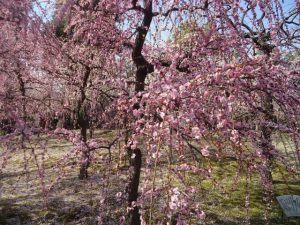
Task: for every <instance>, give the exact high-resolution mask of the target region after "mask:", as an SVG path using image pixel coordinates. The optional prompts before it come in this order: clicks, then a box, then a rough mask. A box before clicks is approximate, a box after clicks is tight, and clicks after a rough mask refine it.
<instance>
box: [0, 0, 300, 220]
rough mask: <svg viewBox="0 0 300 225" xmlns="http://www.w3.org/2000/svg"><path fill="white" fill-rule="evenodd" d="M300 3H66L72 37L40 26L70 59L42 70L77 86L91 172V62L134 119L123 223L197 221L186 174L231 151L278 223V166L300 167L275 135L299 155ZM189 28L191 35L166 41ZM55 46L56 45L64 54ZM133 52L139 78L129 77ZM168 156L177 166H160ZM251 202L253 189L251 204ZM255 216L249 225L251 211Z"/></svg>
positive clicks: (129, 120)
mask: <svg viewBox="0 0 300 225" xmlns="http://www.w3.org/2000/svg"><path fill="white" fill-rule="evenodd" d="M12 3H16V1H12ZM6 5H7V3H6ZM6 5H5V4H4V3H1V6H2V7H3V6H6ZM12 5H14V4H12ZM299 7H300V5H299V2H298V1H291V2H290V3H289V4H285V3H284V2H283V1H269V0H245V1H224V0H215V1H210V0H196V1H195V0H193V1H188V0H186V1H184V0H182V1H181V0H179V1H178V0H177V1H175V0H171V1H161V0H143V1H138V0H132V1H119V0H118V1H117V0H112V1H106V0H67V1H65V4H63V6H62V8H61V9H60V10H59V13H58V16H57V18H56V21H57V24H59V23H60V22H61V20H63V19H66V20H67V22H66V24H67V26H66V28H65V29H64V36H63V37H57V35H54V33H55V29H54V30H53V31H52V33H51V29H49V30H48V32H44V31H43V32H42V33H43V35H44V36H45V39H43V40H45V41H44V42H43V43H45V46H44V48H43V52H44V54H45V56H46V57H49V58H51V59H55V57H56V56H58V55H59V56H60V57H61V58H59V60H53V65H52V64H51V68H56V69H52V70H49V69H48V68H44V70H45V71H48V72H49V74H48V76H49V77H52V78H53V79H54V80H56V81H58V80H59V79H61V77H68V79H70V80H69V81H72V82H74V85H73V88H74V90H75V89H76V88H75V86H76V87H77V89H76V90H77V91H78V93H79V95H78V96H77V97H78V98H76V100H75V101H76V104H75V105H76V107H75V108H76V110H77V115H78V121H79V123H80V128H81V139H79V140H77V142H78V143H80V144H79V145H80V146H81V149H83V150H82V151H80V152H81V153H83V154H84V155H85V154H86V155H85V157H84V158H85V160H84V161H85V162H86V163H87V164H83V167H84V168H83V167H82V176H83V177H84V176H86V174H87V165H88V163H89V162H88V161H89V148H86V147H82V146H84V145H86V144H85V143H87V140H86V130H87V126H86V125H87V120H88V118H87V115H86V114H85V113H84V111H85V109H86V108H85V106H86V103H87V102H88V98H87V95H86V94H87V93H86V91H87V87H88V86H89V85H88V79H89V76H90V75H91V70H93V67H95V68H94V69H95V74H97V73H100V74H105V76H101V75H100V76H99V79H102V80H101V82H100V81H99V82H95V83H94V85H92V86H93V87H95V88H99V86H98V87H97V85H104V86H105V88H104V89H105V90H107V89H111V90H113V93H114V95H115V96H117V97H118V98H117V99H116V100H115V104H116V105H115V107H116V109H117V116H118V117H117V118H118V120H119V124H120V127H125V128H126V132H124V133H125V137H124V139H125V142H126V146H125V147H124V150H125V151H126V153H127V155H128V158H129V161H130V169H129V172H130V173H129V177H128V185H127V188H126V192H127V211H128V212H127V215H126V216H124V217H122V218H121V221H123V222H124V221H126V217H127V220H129V221H130V224H132V225H138V224H163V223H166V222H168V223H170V224H171V223H175V224H176V223H177V224H192V222H193V221H195V220H196V219H203V218H204V217H205V214H204V212H203V210H202V209H201V207H200V204H199V201H198V200H197V194H199V193H198V190H197V189H196V188H195V186H194V185H193V184H189V182H187V178H186V174H187V173H193V174H196V175H197V176H198V177H199V180H200V179H209V178H210V177H211V176H212V173H213V171H212V168H211V167H210V166H209V163H208V164H201V163H198V161H199V159H201V160H206V159H209V158H210V157H216V158H217V159H222V158H223V157H226V156H228V154H229V155H230V156H231V157H234V158H235V159H236V160H237V161H238V162H239V163H240V165H241V167H243V169H245V170H246V171H248V172H249V173H258V174H260V177H261V183H262V187H263V196H262V197H263V200H264V203H265V205H266V208H265V215H264V220H265V224H269V211H270V203H271V202H272V185H273V184H272V163H273V162H275V161H276V162H279V163H281V164H283V165H284V166H285V167H286V168H287V170H289V171H291V170H293V168H292V166H291V165H290V164H289V162H288V160H287V159H286V158H285V157H284V155H283V154H282V153H281V152H280V151H279V150H278V149H277V148H276V147H275V145H274V144H273V143H272V134H274V133H275V132H279V133H285V134H288V135H289V136H291V137H292V139H293V140H294V142H295V146H296V148H295V152H296V154H297V157H298V160H300V149H299V144H298V140H299V114H298V111H299V99H300V98H299V97H300V96H299V94H300V92H299V85H297V81H298V80H299V75H300V74H299V64H298V62H297V59H294V60H293V61H286V60H285V56H286V55H287V54H289V52H294V51H299V50H298V46H299V38H300V36H299V31H300V30H299V11H300V10H299ZM7 10H8V12H9V10H10V9H9V8H7ZM28 16H29V15H28ZM29 17H30V16H29ZM0 19H1V20H6V21H7V23H10V22H9V20H8V19H6V18H4V17H3V18H2V17H0ZM57 24H56V25H57ZM189 26H190V27H189ZM182 28H184V29H185V31H184V34H183V35H184V37H180V35H179V36H178V35H174V38H173V39H171V40H170V38H168V37H169V36H171V34H173V33H176V30H178V29H182ZM56 31H57V29H56ZM2 35H3V34H2ZM13 36H14V35H13ZM1 38H3V36H1ZM59 38H63V39H59ZM33 40H34V39H33ZM33 40H32V41H33ZM49 40H51V41H49ZM1 43H2V42H1ZM46 43H48V45H46ZM51 43H58V44H57V45H55V47H54V48H53V49H55V51H54V50H53V49H52V50H51V48H52V47H53V46H54V45H53V44H51ZM8 49H9V50H10V51H13V50H14V49H15V47H14V46H11V47H9V48H8ZM51 51H52V52H55V54H53V53H52V54H50V52H51ZM46 52H48V53H49V55H47V54H46ZM61 59H63V60H61ZM129 59H130V60H131V63H132V65H133V66H134V68H135V76H134V77H130V76H127V75H128V74H126V68H128V65H126V64H127V62H128V61H129ZM24 61H25V62H27V61H31V59H30V58H25V59H24ZM99 64H100V65H99ZM70 65H71V66H70ZM58 70H59V72H58ZM58 74H60V75H58ZM1 79H2V78H1ZM64 79H65V78H64ZM68 79H66V80H68ZM66 87H67V88H69V89H72V88H71V86H67V85H66ZM98 90H99V89H98ZM102 90H103V89H102ZM3 101H4V98H1V104H3ZM91 102H93V101H91ZM36 104H37V105H38V104H39V103H36ZM95 104H96V103H95ZM95 109H96V111H95V112H94V113H93V115H97V107H96V108H95ZM58 133H59V132H58ZM65 133H66V132H65ZM86 146H88V144H87V145H86ZM212 146H214V147H215V148H216V149H214V150H212ZM143 155H144V156H145V157H144V158H145V160H143V157H142V156H143ZM162 162H167V165H168V166H167V168H164V169H162V168H161V167H159V166H158V165H159V164H160V163H162ZM142 167H144V170H142ZM141 175H142V176H143V177H144V178H145V179H144V180H143V182H141ZM248 182H249V179H248ZM178 183H182V184H183V185H177V184H178ZM140 185H141V187H140ZM139 190H140V191H139ZM248 201H249V196H246V206H249V202H248ZM156 209H161V211H162V212H163V214H164V215H163V216H162V215H159V213H158V212H157V210H156ZM155 215H157V217H156V216H155ZM246 219H247V223H248V224H250V215H249V214H248V215H247V218H246Z"/></svg>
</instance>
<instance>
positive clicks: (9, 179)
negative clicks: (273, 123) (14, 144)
mask: <svg viewBox="0 0 300 225" xmlns="http://www.w3.org/2000/svg"><path fill="white" fill-rule="evenodd" d="M95 135H96V136H100V135H102V136H103V135H104V136H105V137H106V138H107V139H112V138H113V137H114V136H115V133H113V132H106V133H105V134H103V133H102V132H100V131H98V132H96V134H95ZM35 141H36V142H37V140H35ZM39 141H40V142H44V144H45V145H46V149H47V151H44V150H42V149H41V148H40V147H39V146H38V145H36V144H34V145H35V146H34V147H36V150H35V155H36V158H37V160H38V163H39V166H43V167H44V171H45V177H44V187H45V188H46V189H49V188H50V186H51V185H52V183H53V182H54V181H55V179H57V177H58V174H62V171H58V170H57V169H55V168H56V167H55V165H56V164H57V162H58V161H59V159H60V158H62V157H63V155H65V154H66V153H67V152H69V151H70V147H71V144H70V143H68V142H66V141H62V140H57V139H47V138H46V137H42V138H41V139H40V140H39ZM287 141H288V140H287ZM275 143H276V145H277V146H278V148H280V149H281V150H282V151H283V152H285V151H287V153H289V152H290V151H291V149H292V148H293V146H292V145H289V146H288V149H284V146H287V145H283V144H282V141H281V140H279V138H276V139H275ZM115 150H117V149H115ZM0 151H1V149H0ZM117 151H118V150H117ZM117 151H115V152H117ZM107 154H108V153H107V152H106V151H100V152H99V153H97V156H102V157H105V156H107ZM114 157H115V158H114V162H117V161H118V156H117V155H114ZM289 157H291V158H290V160H291V161H292V160H294V158H293V157H294V156H293V155H289ZM27 160H28V163H27V169H26V171H24V155H23V152H22V151H21V152H20V153H17V154H14V155H13V157H12V158H11V159H10V162H9V163H8V165H7V167H5V169H4V170H3V173H2V174H0V190H1V192H0V193H1V195H0V224H1V225H2V224H3V225H5V224H14V225H15V224H70V225H71V224H87V225H89V224H97V217H98V216H99V215H102V218H103V220H104V221H106V222H104V224H107V225H109V224H119V222H118V221H117V219H116V218H117V217H118V216H120V215H122V214H124V212H125V210H126V209H125V208H124V199H123V200H121V202H117V201H116V199H115V197H114V196H115V194H116V193H117V192H119V191H123V190H124V188H125V183H126V179H127V170H126V168H127V167H126V165H125V162H122V163H121V164H120V165H119V168H124V170H121V171H120V170H118V169H117V165H116V163H114V164H101V163H94V164H93V165H92V166H91V168H90V170H89V171H90V177H89V179H87V180H85V181H80V180H78V178H77V175H78V165H77V164H76V163H77V162H78V160H79V158H73V159H72V160H71V162H69V163H66V164H65V166H64V170H63V171H64V175H63V176H62V177H61V179H60V181H59V182H57V183H55V185H53V186H51V189H50V190H49V191H48V192H43V191H42V188H41V187H42V186H43V185H42V184H41V182H40V181H41V180H40V179H39V173H38V172H39V171H38V169H37V166H36V162H35V158H34V157H33V155H32V154H31V150H28V152H27ZM201 163H202V166H207V163H208V162H207V161H202V162H201ZM209 164H210V167H211V168H212V171H213V172H212V177H211V179H205V178H200V177H199V176H198V175H195V174H187V176H186V178H187V179H186V180H187V183H188V184H190V185H194V186H195V187H196V189H197V196H196V199H195V200H196V201H199V202H200V204H201V207H202V209H203V210H204V211H205V213H206V215H207V216H206V219H205V220H204V221H195V224H208V225H212V224H215V225H217V224H219V225H235V224H236V225H240V224H245V218H246V208H245V195H246V177H245V171H244V170H243V169H240V170H239V168H240V167H239V164H238V162H237V161H236V160H235V159H234V158H225V159H222V160H221V161H217V160H216V159H211V160H210V162H209ZM165 166H166V165H163V164H161V165H159V167H160V175H161V176H160V177H162V179H164V173H165V171H166V170H165V169H164V168H165ZM108 167H109V168H108ZM116 171H119V173H116ZM237 171H239V173H238V175H237ZM158 174H159V173H158ZM272 175H273V179H274V194H275V196H278V195H284V194H299V193H300V185H299V178H297V177H294V176H293V175H291V174H288V173H287V172H286V171H285V169H284V167H283V165H281V164H275V165H274V169H273V174H272ZM237 176H238V179H236V177H237ZM142 180H143V178H142ZM159 182H161V183H162V182H163V180H159V179H157V183H159ZM173 182H174V183H173V185H175V184H177V182H178V181H176V180H175V179H174V180H173ZM249 191H250V215H251V224H255V225H260V224H263V212H264V205H263V204H262V200H261V199H262V198H261V196H262V188H261V184H260V178H259V175H258V174H253V175H252V176H251V182H250V186H249ZM103 193H104V194H106V195H107V196H108V198H106V199H105V200H103V198H102V197H103ZM46 195H47V196H46ZM45 197H47V198H45ZM155 200H156V203H155V204H159V200H158V199H157V198H156V199H155ZM104 205H105V208H106V209H107V210H106V211H103V209H104V207H103V206H104ZM271 207H272V210H271V214H270V219H271V222H272V224H278V225H279V224H283V225H291V224H297V223H298V224H300V221H299V220H293V219H290V220H287V219H284V220H282V218H281V216H282V210H281V209H280V207H279V205H278V203H277V202H276V200H274V201H273V203H272V205H271ZM157 209H158V208H157ZM157 209H154V211H153V213H154V218H155V217H159V216H163V214H162V213H161V212H160V211H159V210H157Z"/></svg>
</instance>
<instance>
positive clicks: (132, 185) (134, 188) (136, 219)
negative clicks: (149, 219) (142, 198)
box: [127, 148, 142, 225]
mask: <svg viewBox="0 0 300 225" xmlns="http://www.w3.org/2000/svg"><path fill="white" fill-rule="evenodd" d="M133 154H134V156H135V157H131V156H132V155H133ZM128 155H129V158H130V166H131V168H132V171H131V173H130V176H129V181H130V182H129V186H128V189H127V193H128V206H129V207H132V210H131V212H130V221H131V222H130V224H131V225H140V224H141V221H140V213H139V208H138V207H137V206H136V205H133V203H134V202H136V201H137V198H138V189H139V184H140V173H141V167H142V152H141V150H140V149H139V148H135V149H128Z"/></svg>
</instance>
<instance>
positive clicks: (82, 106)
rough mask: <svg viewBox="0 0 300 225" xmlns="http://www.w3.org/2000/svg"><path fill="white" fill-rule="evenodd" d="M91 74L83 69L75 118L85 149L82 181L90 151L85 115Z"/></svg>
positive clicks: (85, 176)
mask: <svg viewBox="0 0 300 225" xmlns="http://www.w3.org/2000/svg"><path fill="white" fill-rule="evenodd" d="M90 73H91V69H90V67H88V66H86V67H85V73H84V77H83V83H82V86H81V87H80V94H81V96H80V99H79V101H78V105H77V118H78V125H79V127H80V135H81V139H82V141H83V142H84V143H85V146H86V149H85V150H84V151H83V152H82V163H81V165H80V170H79V175H78V178H79V179H81V180H83V179H86V178H88V168H89V165H90V151H89V148H88V146H87V145H86V142H87V130H88V127H89V119H88V115H86V101H85V100H86V94H85V91H86V87H87V83H88V79H89V76H90Z"/></svg>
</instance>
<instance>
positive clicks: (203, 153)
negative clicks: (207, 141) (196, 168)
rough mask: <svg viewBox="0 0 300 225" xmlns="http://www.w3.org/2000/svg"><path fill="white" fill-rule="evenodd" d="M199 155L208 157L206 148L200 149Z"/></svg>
mask: <svg viewBox="0 0 300 225" xmlns="http://www.w3.org/2000/svg"><path fill="white" fill-rule="evenodd" d="M201 154H202V155H203V156H204V157H207V156H209V150H208V146H206V147H205V148H202V149H201Z"/></svg>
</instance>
